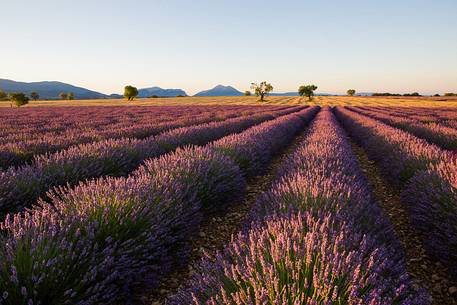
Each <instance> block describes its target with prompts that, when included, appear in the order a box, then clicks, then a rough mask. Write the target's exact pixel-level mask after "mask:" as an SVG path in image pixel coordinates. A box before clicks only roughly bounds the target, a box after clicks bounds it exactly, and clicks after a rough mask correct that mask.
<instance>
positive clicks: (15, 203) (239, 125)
mask: <svg viewBox="0 0 457 305" xmlns="http://www.w3.org/2000/svg"><path fill="white" fill-rule="evenodd" d="M300 109H303V107H292V108H287V109H285V110H281V111H272V112H267V113H265V114H255V115H250V116H242V117H240V118H233V119H227V120H225V121H222V122H211V123H205V124H200V125H193V126H188V127H182V128H177V129H173V130H170V131H167V132H164V133H161V134H159V135H158V136H151V137H148V138H145V139H142V140H140V139H129V138H125V139H117V140H114V139H109V140H104V141H100V142H96V143H89V144H82V145H78V146H73V147H70V148H69V149H66V150H62V151H60V152H57V153H54V154H46V155H40V156H36V157H35V158H34V159H33V161H32V162H31V164H29V165H24V166H21V167H18V168H13V167H11V168H9V169H8V170H6V171H3V172H0V213H1V214H3V215H4V214H6V213H9V212H15V211H20V210H21V209H23V208H24V207H28V206H30V205H31V204H33V203H34V202H35V201H36V200H37V199H38V197H40V196H42V195H44V194H45V193H46V191H48V190H49V189H50V188H52V187H55V186H60V185H65V184H70V185H73V184H75V183H77V182H79V181H82V180H84V179H89V178H95V177H100V176H105V175H110V176H124V175H127V174H128V173H129V172H131V171H132V170H134V169H135V168H137V167H138V166H139V165H140V164H141V163H142V162H143V161H144V160H145V159H148V158H154V157H158V156H160V155H163V154H165V153H167V152H170V151H173V150H175V149H176V148H178V147H183V146H185V145H190V144H194V145H204V144H206V143H208V142H210V141H214V140H216V139H219V138H221V137H224V136H227V135H229V134H231V133H237V132H241V131H243V130H244V129H246V128H249V127H251V126H254V125H256V124H259V123H262V122H264V121H267V120H271V119H273V118H275V117H277V116H280V115H284V114H288V113H292V112H296V111H299V110H300Z"/></svg>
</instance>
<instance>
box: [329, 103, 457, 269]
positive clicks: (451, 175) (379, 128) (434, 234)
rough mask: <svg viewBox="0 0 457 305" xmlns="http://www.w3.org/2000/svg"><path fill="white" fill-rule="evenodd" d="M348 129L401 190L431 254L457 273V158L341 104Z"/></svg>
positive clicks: (340, 109) (343, 120)
mask: <svg viewBox="0 0 457 305" xmlns="http://www.w3.org/2000/svg"><path fill="white" fill-rule="evenodd" d="M336 114H337V116H338V118H339V119H340V120H341V122H342V123H343V124H344V126H345V127H346V128H347V129H348V131H349V132H350V133H351V134H352V135H353V136H354V138H355V139H356V140H357V142H359V143H360V144H361V145H362V146H363V147H364V148H365V150H366V151H367V153H368V155H369V157H370V158H371V159H373V160H376V161H377V162H378V164H379V165H380V167H381V169H382V170H383V172H384V174H385V175H386V177H388V178H389V179H390V180H391V182H392V183H394V184H397V185H398V186H399V187H400V188H401V190H402V202H403V203H404V204H406V205H407V207H408V209H409V213H410V217H411V222H412V224H413V225H414V227H415V229H416V230H417V232H418V233H419V234H420V236H421V237H422V239H423V241H424V244H425V246H426V248H427V250H428V251H429V253H430V254H431V255H433V256H434V257H436V258H437V259H439V260H440V261H441V262H443V263H444V264H445V265H446V266H447V267H448V268H449V270H450V272H451V273H452V275H453V276H454V277H455V278H457V160H456V158H455V156H453V155H452V153H450V152H448V151H445V150H442V149H440V148H439V147H437V146H435V145H432V144H429V143H428V142H426V141H425V140H423V139H419V138H417V137H415V136H413V135H411V134H409V133H407V132H404V131H402V130H400V129H396V128H393V127H391V126H389V125H386V124H383V123H381V122H379V121H376V120H374V119H372V118H369V117H367V116H363V115H361V114H358V113H355V112H352V111H349V110H347V109H344V108H340V107H337V108H336Z"/></svg>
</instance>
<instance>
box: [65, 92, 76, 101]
mask: <svg viewBox="0 0 457 305" xmlns="http://www.w3.org/2000/svg"><path fill="white" fill-rule="evenodd" d="M67 98H68V99H69V100H74V99H75V94H74V93H73V92H68V94H67Z"/></svg>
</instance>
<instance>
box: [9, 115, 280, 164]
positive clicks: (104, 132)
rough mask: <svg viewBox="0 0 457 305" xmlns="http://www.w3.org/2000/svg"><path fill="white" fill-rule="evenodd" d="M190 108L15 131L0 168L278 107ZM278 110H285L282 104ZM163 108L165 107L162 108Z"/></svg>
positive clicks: (10, 138)
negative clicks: (49, 129)
mask: <svg viewBox="0 0 457 305" xmlns="http://www.w3.org/2000/svg"><path fill="white" fill-rule="evenodd" d="M169 108H170V107H169ZM176 108H178V107H176ZM181 108H183V109H181ZM186 108H188V107H179V108H178V109H176V110H179V111H176V112H171V111H172V109H169V113H166V115H161V116H157V117H155V116H154V114H155V113H156V112H157V111H154V107H150V109H151V111H150V113H149V114H147V115H146V116H144V117H143V118H142V119H140V120H137V121H136V122H132V120H128V119H125V118H124V119H125V120H122V121H120V122H118V123H113V124H109V123H107V124H106V125H101V126H98V127H97V128H96V129H94V128H90V129H87V128H85V127H73V128H68V129H67V130H65V132H61V131H59V132H43V131H42V130H40V128H35V131H34V133H33V138H32V139H29V138H28V136H29V134H30V133H29V134H22V133H21V134H13V135H10V136H8V137H4V138H2V139H0V141H4V143H3V144H1V145H0V168H7V167H9V166H13V165H20V164H23V163H25V162H28V161H30V160H31V159H32V158H33V157H34V156H36V155H39V154H44V153H53V152H56V151H58V150H62V149H66V148H68V147H70V146H73V145H77V144H85V143H90V142H97V141H101V140H104V139H118V138H140V139H142V138H145V137H148V136H152V135H156V134H158V133H160V132H164V131H167V130H170V129H173V128H178V127H184V126H190V125H194V124H202V123H207V122H211V121H221V120H224V119H227V118H233V117H238V116H241V115H249V114H254V113H261V112H266V111H272V110H276V109H275V108H272V107H267V108H260V107H259V108H260V109H251V108H252V107H247V108H246V109H244V108H241V109H238V108H236V109H232V108H233V107H230V108H229V109H225V108H224V107H222V108H217V109H211V108H210V109H209V110H207V111H204V110H203V109H197V110H194V109H192V110H189V111H186ZM277 110H281V108H278V109H277ZM162 112H164V111H163V110H162ZM127 118H128V117H127ZM74 120H77V119H74ZM73 123H74V121H73ZM28 126H33V125H28ZM12 137H13V138H12Z"/></svg>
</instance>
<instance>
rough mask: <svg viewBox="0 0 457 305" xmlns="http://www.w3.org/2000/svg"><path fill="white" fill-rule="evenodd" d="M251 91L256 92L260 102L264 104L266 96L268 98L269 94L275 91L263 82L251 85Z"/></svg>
mask: <svg viewBox="0 0 457 305" xmlns="http://www.w3.org/2000/svg"><path fill="white" fill-rule="evenodd" d="M251 89H252V90H254V93H255V95H256V96H260V101H261V102H263V101H264V98H265V96H268V93H270V92H271V91H273V86H272V85H271V84H270V83H267V82H266V81H263V82H261V83H260V84H256V83H251Z"/></svg>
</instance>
